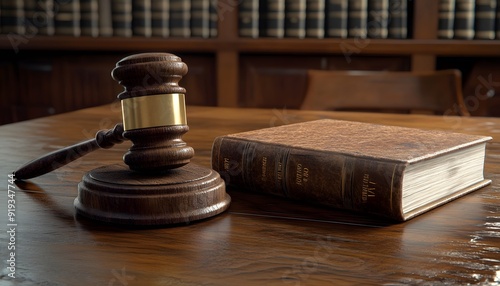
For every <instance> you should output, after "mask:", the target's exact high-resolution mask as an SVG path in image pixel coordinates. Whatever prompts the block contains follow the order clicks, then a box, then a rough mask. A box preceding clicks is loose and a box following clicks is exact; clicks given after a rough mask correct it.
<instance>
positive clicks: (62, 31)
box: [54, 0, 81, 37]
mask: <svg viewBox="0 0 500 286" xmlns="http://www.w3.org/2000/svg"><path fill="white" fill-rule="evenodd" d="M80 18H81V17H80V1H79V0H67V1H65V2H56V5H55V6H54V25H55V34H57V35H66V36H75V37H79V36H80V35H81V27H80Z"/></svg>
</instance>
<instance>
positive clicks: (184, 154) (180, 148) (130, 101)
mask: <svg viewBox="0 0 500 286" xmlns="http://www.w3.org/2000/svg"><path fill="white" fill-rule="evenodd" d="M187 70H188V68H187V66H186V64H185V63H183V62H182V60H181V59H180V58H179V57H177V56H175V55H173V54H168V53H145V54H137V55H132V56H129V57H126V58H123V59H122V60H120V61H119V62H118V63H117V64H116V67H115V68H114V69H113V71H112V73H111V75H112V77H113V78H114V79H115V80H117V81H118V82H119V83H120V84H121V85H123V86H124V88H125V90H124V91H123V92H122V93H120V94H119V95H118V98H119V99H120V100H121V105H122V116H123V127H124V131H125V132H124V133H123V136H124V137H125V138H127V139H129V140H131V141H132V143H133V145H132V147H131V148H130V149H129V151H128V152H127V153H126V154H125V155H124V156H123V161H124V162H125V164H127V165H128V166H129V167H130V169H132V170H134V171H139V172H161V171H165V170H168V169H173V168H178V167H181V166H183V165H186V164H187V163H189V161H190V159H191V158H192V157H193V156H194V150H193V148H191V147H189V146H187V145H186V143H185V142H184V141H182V138H181V137H182V135H183V134H185V133H186V132H187V131H188V130H189V127H188V125H187V119H186V104H185V99H184V96H185V93H186V90H185V89H184V88H183V87H180V86H179V84H178V83H179V81H180V80H181V79H182V77H183V76H184V75H185V74H186V73H187Z"/></svg>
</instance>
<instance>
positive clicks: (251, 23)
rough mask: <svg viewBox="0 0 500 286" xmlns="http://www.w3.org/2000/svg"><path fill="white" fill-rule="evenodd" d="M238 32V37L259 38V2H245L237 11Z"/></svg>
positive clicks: (257, 0) (256, 0) (248, 0)
mask: <svg viewBox="0 0 500 286" xmlns="http://www.w3.org/2000/svg"><path fill="white" fill-rule="evenodd" d="M238 30H239V35H240V37H247V38H258V37H259V0H246V1H243V2H242V3H241V5H240V6H239V10H238Z"/></svg>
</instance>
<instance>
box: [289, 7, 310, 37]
mask: <svg viewBox="0 0 500 286" xmlns="http://www.w3.org/2000/svg"><path fill="white" fill-rule="evenodd" d="M305 36H306V0H286V1H285V37H287V38H300V39H302V38H304V37H305Z"/></svg>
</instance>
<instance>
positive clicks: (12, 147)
mask: <svg viewBox="0 0 500 286" xmlns="http://www.w3.org/2000/svg"><path fill="white" fill-rule="evenodd" d="M319 118H336V119H345V120H354V121H365V122H375V123H382V124H390V125H400V126H410V127H421V128H427V129H442V130H451V131H457V132H463V133H471V134H482V135H490V136H492V137H493V138H494V139H493V140H492V142H490V143H488V145H487V158H486V171H485V172H486V174H485V176H486V177H487V178H489V179H492V180H493V183H492V184H491V185H490V186H488V187H485V188H483V189H480V190H478V191H476V192H474V193H472V194H470V195H467V196H465V197H462V198H460V199H458V200H456V201H453V202H452V203H449V204H447V205H444V206H442V207H440V208H438V209H435V210H433V211H431V212H429V213H426V214H424V215H421V216H419V217H417V218H414V219H412V220H410V221H408V222H406V223H400V224H393V223H390V222H387V221H382V220H378V219H375V218H372V217H366V216H363V215H359V214H352V213H349V212H343V211H338V210H329V209H325V208H322V207H318V206H312V205H304V204H302V203H298V202H290V201H286V200H284V199H278V198H274V197H270V196H266V195H260V194H249V193H245V192H243V191H242V190H234V189H230V190H229V193H230V195H231V197H232V204H231V207H230V208H229V210H228V211H227V212H225V213H223V214H221V215H219V216H216V217H214V218H211V219H207V220H204V221H201V222H196V223H191V224H186V225H179V226H176V227H165V228H153V229H151V228H150V229H137V228H136V229H128V228H124V227H115V226H109V225H103V224H99V223H96V222H94V221H88V220H85V219H83V218H80V217H75V210H74V207H73V200H74V199H75V197H76V195H77V184H78V182H79V181H80V179H81V177H82V176H83V174H84V173H85V172H86V171H89V170H91V169H93V168H96V167H99V166H102V165H107V164H113V163H119V162H121V157H122V155H123V154H124V153H125V151H126V149H127V148H128V147H129V143H123V144H121V145H118V146H116V147H114V148H113V149H110V150H98V151H96V152H94V153H92V154H89V155H87V156H86V157H84V158H82V159H80V160H78V161H75V162H73V163H71V164H70V165H67V166H65V167H63V168H61V169H58V170H56V171H54V172H52V173H49V174H46V175H43V176H41V177H38V178H35V179H32V180H31V181H30V183H27V184H25V185H23V188H25V189H26V190H20V189H19V188H18V187H17V186H15V187H16V189H13V187H14V186H12V185H11V184H10V183H9V182H8V175H9V174H10V173H11V172H12V171H13V170H15V169H16V168H18V167H19V166H21V165H22V164H24V163H25V162H26V161H29V160H31V159H33V158H35V157H38V156H40V155H42V154H45V153H47V152H49V151H53V150H55V149H58V148H61V147H63V146H67V145H71V144H73V143H76V142H78V141H81V140H83V139H89V138H91V137H93V136H94V134H95V132H96V131H97V130H98V129H103V128H111V127H112V126H113V125H114V123H116V122H118V121H119V120H120V109H119V108H118V106H117V105H114V104H113V105H110V106H103V107H98V108H91V109H86V110H81V111H77V112H73V113H68V114H63V115H57V116H52V117H47V118H42V119H37V120H32V121H26V122H21V123H17V124H11V125H5V126H1V127H0V138H1V141H0V159H1V165H0V168H1V172H0V174H1V176H2V180H1V182H2V188H1V189H2V190H3V192H1V193H0V197H1V199H0V209H1V210H2V211H1V213H0V226H1V228H2V229H3V231H1V232H0V257H1V261H2V268H1V269H2V272H1V274H0V275H1V276H0V277H1V279H0V284H2V285H4V284H3V282H7V281H9V280H10V281H12V282H23V283H25V284H26V285H32V284H38V283H39V284H41V285H247V284H248V285H283V284H291V285H332V284H335V285H342V284H354V285H358V284H378V285H380V284H385V285H401V284H418V285H436V284H438V285H442V284H446V285H452V284H453V285H455V284H467V283H471V284H483V285H487V284H488V283H492V284H494V283H500V119H497V118H458V117H446V116H423V115H387V114H382V115H381V114H364V113H363V114H362V113H339V112H338V113H333V112H332V113H330V112H310V111H296V110H286V109H283V110H271V109H269V110H264V109H261V110H258V109H224V108H208V107H192V106H189V107H188V121H189V125H190V128H191V129H190V131H189V132H188V133H187V134H186V135H185V136H184V139H185V141H186V142H187V143H188V144H189V145H191V146H192V147H194V148H195V150H196V155H195V158H194V160H193V162H195V163H198V164H202V165H205V166H210V165H209V164H210V148H211V144H212V141H213V139H214V138H215V136H218V135H224V134H228V133H234V132H239V131H246V130H252V129H257V128H265V127H270V126H276V125H282V124H289V123H293V122H299V121H306V120H313V119H319ZM8 189H11V190H13V191H14V192H15V197H13V198H14V201H15V211H13V210H14V208H13V207H14V206H10V207H9V206H8V205H7V202H8V200H9V199H12V198H9V197H8V194H9V193H8V191H7V190H8ZM10 194H13V192H12V191H11V192H10ZM9 210H10V211H9ZM9 213H11V216H10V217H9ZM12 214H15V220H14V222H15V225H14V226H11V225H10V223H12V222H9V218H12ZM12 246H14V247H15V249H12V250H9V248H12ZM12 254H14V255H13V256H12ZM12 257H15V262H14V263H15V265H14V266H15V269H10V268H9V266H10V262H8V260H12V259H11V258H12ZM11 270H15V274H12V272H11ZM9 275H11V276H15V279H12V278H11V277H9ZM496 285H498V284H496Z"/></svg>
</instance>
